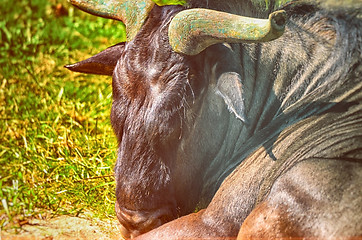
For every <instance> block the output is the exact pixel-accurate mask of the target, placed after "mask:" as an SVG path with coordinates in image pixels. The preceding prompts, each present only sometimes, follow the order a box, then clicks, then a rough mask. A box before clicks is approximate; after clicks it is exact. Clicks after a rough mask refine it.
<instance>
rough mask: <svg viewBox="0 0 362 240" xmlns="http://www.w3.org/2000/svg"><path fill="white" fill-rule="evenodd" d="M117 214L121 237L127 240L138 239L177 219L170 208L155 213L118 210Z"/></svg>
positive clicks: (157, 210) (154, 211)
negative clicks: (129, 239) (130, 239)
mask: <svg viewBox="0 0 362 240" xmlns="http://www.w3.org/2000/svg"><path fill="white" fill-rule="evenodd" d="M116 213H117V217H118V220H119V222H120V224H121V226H120V232H121V235H122V236H123V237H124V238H127V239H128V238H134V237H137V236H139V235H141V234H143V233H146V232H148V231H151V230H153V229H155V228H157V227H159V226H161V225H162V224H164V223H166V222H169V221H171V220H173V219H175V216H173V214H172V211H170V210H169V209H168V208H163V209H156V210H153V211H133V210H128V209H124V208H122V209H120V208H116Z"/></svg>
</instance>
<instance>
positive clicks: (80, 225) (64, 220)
mask: <svg viewBox="0 0 362 240" xmlns="http://www.w3.org/2000/svg"><path fill="white" fill-rule="evenodd" d="M63 239H64V240H71V239H72V240H73V239H74V240H76V239H79V240H83V239H87V240H88V239H89V240H93V239H95V240H116V239H117V240H120V239H122V238H121V237H120V235H119V230H118V221H117V220H116V219H114V220H109V221H103V220H102V221H101V220H96V219H87V218H82V217H71V216H58V217H55V218H52V219H46V220H39V219H33V220H29V222H27V223H26V224H24V225H22V227H21V229H20V230H19V231H18V233H15V231H14V230H8V231H4V230H3V231H2V232H1V234H0V240H63Z"/></svg>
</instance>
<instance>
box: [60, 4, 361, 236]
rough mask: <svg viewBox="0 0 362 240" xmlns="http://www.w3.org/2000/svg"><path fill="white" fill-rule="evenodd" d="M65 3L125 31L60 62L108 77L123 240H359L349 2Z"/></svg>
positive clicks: (355, 65)
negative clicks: (77, 58)
mask: <svg viewBox="0 0 362 240" xmlns="http://www.w3.org/2000/svg"><path fill="white" fill-rule="evenodd" d="M71 2H72V3H73V4H74V5H75V6H77V7H78V8H80V9H82V10H84V11H87V12H90V13H92V14H95V15H98V16H102V17H107V18H112V19H117V20H120V21H123V22H124V23H125V25H126V30H127V38H128V41H127V42H124V43H120V44H117V45H115V46H113V47H110V48H108V49H106V50H104V51H103V52H101V53H99V54H97V55H95V56H93V57H91V58H89V59H87V60H84V61H82V62H79V63H75V64H72V65H68V66H66V67H67V68H69V69H70V70H73V71H78V72H84V73H93V74H106V75H111V76H113V83H112V86H113V105H112V111H111V123H112V126H113V128H114V132H115V134H116V136H117V138H118V142H119V145H118V158H117V163H116V166H115V177H116V183H117V186H116V204H115V205H116V214H117V217H118V219H119V222H120V223H121V225H122V229H121V232H122V235H123V236H124V237H126V238H133V237H137V236H138V237H139V238H140V239H195V238H197V239H227V238H230V239H235V238H238V239H249V238H263V239H273V238H288V237H293V238H353V237H356V238H358V237H361V236H362V214H361V213H362V105H361V101H362V81H361V80H362V79H361V76H362V75H361V73H362V67H361V47H362V40H361V37H362V36H361V31H362V21H361V4H360V2H357V3H354V4H353V3H351V4H350V5H348V6H342V4H338V3H336V2H333V1H320V2H311V1H286V0H284V1H261V0H260V1H258V0H229V1H218V0H205V1H203V0H189V1H187V2H186V1H176V2H177V3H178V4H176V5H167V4H160V3H163V2H165V1H154V2H156V3H158V5H160V6H158V5H155V3H154V2H153V1H151V0H149V1H148V0H133V1H129V0H123V1H122V0H109V1H99V0H92V1H91V0H87V1H86V0H71ZM277 2H278V4H277ZM279 2H282V3H283V4H282V5H281V4H279ZM335 5H337V7H336V6H335ZM242 16H246V17H242ZM268 16H269V18H268ZM253 17H258V18H261V19H256V18H253ZM267 18H268V19H267ZM196 208H197V209H201V210H200V211H197V212H196V213H192V212H194V210H195V209H196ZM151 230H152V231H151Z"/></svg>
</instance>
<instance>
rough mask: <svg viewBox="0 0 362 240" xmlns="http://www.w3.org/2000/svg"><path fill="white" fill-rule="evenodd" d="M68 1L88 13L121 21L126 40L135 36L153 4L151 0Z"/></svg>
mask: <svg viewBox="0 0 362 240" xmlns="http://www.w3.org/2000/svg"><path fill="white" fill-rule="evenodd" d="M70 3H71V4H73V5H74V6H76V7H77V8H79V9H81V10H83V11H85V12H88V13H90V14H93V15H96V16H100V17H104V18H111V19H115V20H119V21H122V22H123V23H124V24H125V25H126V32H127V40H128V41H129V40H132V39H133V38H134V37H135V36H136V34H137V32H138V31H139V30H140V28H141V27H142V25H143V23H144V21H145V20H146V18H147V16H148V14H149V13H150V11H151V9H152V7H153V6H154V2H153V1H152V0H108V1H105V0H70Z"/></svg>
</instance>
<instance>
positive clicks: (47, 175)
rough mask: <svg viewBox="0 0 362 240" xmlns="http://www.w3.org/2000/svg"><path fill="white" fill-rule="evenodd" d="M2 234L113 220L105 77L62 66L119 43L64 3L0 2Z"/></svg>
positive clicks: (101, 22) (106, 24) (113, 28)
mask: <svg viewBox="0 0 362 240" xmlns="http://www.w3.org/2000/svg"><path fill="white" fill-rule="evenodd" d="M0 13H1V18H0V166H1V168H0V200H1V203H0V226H1V229H7V228H18V227H21V224H22V222H24V221H25V222H26V220H27V219H28V218H33V217H39V218H46V217H51V216H52V215H60V214H70V215H79V214H81V213H84V212H88V213H89V212H90V213H91V214H94V215H95V216H98V217H100V218H107V217H111V218H114V216H115V214H114V200H115V197H114V188H115V183H114V178H113V166H114V163H115V160H116V148H117V141H116V139H115V137H114V136H113V132H112V128H111V124H110V120H109V115H110V109H111V102H112V95H111V93H112V89H111V77H105V76H91V75H85V74H78V73H72V72H70V71H68V70H66V69H65V68H64V67H63V66H64V65H65V64H69V63H74V62H77V61H80V60H83V59H85V58H87V57H90V56H91V55H93V54H96V53H98V52H99V51H101V50H103V49H105V48H106V47H109V46H111V45H114V44H116V43H118V42H120V41H122V40H125V34H124V27H123V25H122V24H121V23H119V22H115V21H112V20H108V19H102V18H97V17H94V16H91V15H89V14H86V13H83V12H81V11H80V10H78V9H75V8H74V7H72V6H71V5H70V4H69V3H68V2H67V1H66V0H31V1H30V0H16V1H10V0H0Z"/></svg>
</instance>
